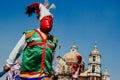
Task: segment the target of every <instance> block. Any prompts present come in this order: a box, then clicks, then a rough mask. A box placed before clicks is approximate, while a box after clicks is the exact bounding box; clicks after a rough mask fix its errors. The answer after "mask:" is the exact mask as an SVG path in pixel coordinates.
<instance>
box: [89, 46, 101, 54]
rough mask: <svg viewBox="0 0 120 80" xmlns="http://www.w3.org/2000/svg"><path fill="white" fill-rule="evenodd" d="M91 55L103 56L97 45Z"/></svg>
mask: <svg viewBox="0 0 120 80" xmlns="http://www.w3.org/2000/svg"><path fill="white" fill-rule="evenodd" d="M90 55H99V56H101V55H100V52H99V51H98V49H97V46H96V44H95V45H94V49H93V50H92V51H91V52H90Z"/></svg>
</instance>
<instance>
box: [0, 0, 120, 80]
mask: <svg viewBox="0 0 120 80" xmlns="http://www.w3.org/2000/svg"><path fill="white" fill-rule="evenodd" d="M33 2H41V3H43V2H44V0H1V2H0V33H1V35H0V36H1V37H0V44H1V45H0V70H1V71H2V67H3V66H4V65H5V64H6V59H7V58H8V56H9V54H10V52H11V51H12V49H13V48H14V46H15V45H16V44H17V42H18V40H19V39H20V38H21V36H22V35H23V32H24V31H26V30H29V29H35V28H38V27H39V21H38V20H37V19H36V15H35V14H34V15H32V16H31V17H28V16H27V15H26V14H25V9H26V6H28V5H29V4H31V3H33ZM49 3H50V4H51V3H54V4H55V5H56V9H54V10H51V13H52V14H53V15H54V23H53V25H54V26H53V29H52V31H51V34H53V35H54V36H55V37H56V38H57V39H58V40H59V43H58V46H59V45H60V46H61V49H58V47H57V49H56V55H60V56H63V55H64V54H66V53H68V52H70V48H71V46H72V45H76V46H77V47H78V52H79V53H80V54H81V55H82V57H83V58H84V60H85V64H86V68H87V65H88V59H89V54H90V51H92V50H93V47H94V44H95V43H96V44H97V48H98V50H99V52H100V54H101V56H102V57H101V63H102V67H101V69H102V72H103V71H104V70H105V69H108V72H109V73H110V78H111V80H120V77H119V76H120V74H119V72H120V69H119V68H120V63H119V61H120V58H119V56H120V1H119V0H49ZM20 58H21V57H20ZM20 58H19V59H20ZM0 80H3V79H0Z"/></svg>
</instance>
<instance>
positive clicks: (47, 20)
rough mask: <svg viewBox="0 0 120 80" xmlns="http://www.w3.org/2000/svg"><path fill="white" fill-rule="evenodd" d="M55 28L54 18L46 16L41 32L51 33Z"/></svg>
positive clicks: (41, 24) (41, 23)
mask: <svg viewBox="0 0 120 80" xmlns="http://www.w3.org/2000/svg"><path fill="white" fill-rule="evenodd" d="M52 26H53V18H52V17H51V16H46V17H44V18H42V20H41V22H40V30H41V31H42V32H44V33H49V32H50V31H51V29H52Z"/></svg>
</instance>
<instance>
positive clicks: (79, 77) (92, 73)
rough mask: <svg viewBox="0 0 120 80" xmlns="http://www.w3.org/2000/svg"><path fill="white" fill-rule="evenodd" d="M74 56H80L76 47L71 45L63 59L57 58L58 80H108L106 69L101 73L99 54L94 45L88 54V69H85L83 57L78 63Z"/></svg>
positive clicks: (108, 75)
mask: <svg viewBox="0 0 120 80" xmlns="http://www.w3.org/2000/svg"><path fill="white" fill-rule="evenodd" d="M76 55H77V56H78V55H80V56H81V54H80V53H78V48H77V46H75V45H73V46H72V47H71V49H70V52H69V53H66V54H65V55H64V56H63V57H60V56H58V57H57V64H58V80H110V74H109V73H108V71H107V69H106V70H105V71H104V72H102V71H101V65H102V64H101V54H100V52H99V51H98V49H97V46H96V44H95V45H94V47H93V50H92V51H90V53H89V61H88V68H85V62H84V59H83V57H82V60H81V62H80V63H79V62H78V60H77V58H76ZM73 72H74V73H73Z"/></svg>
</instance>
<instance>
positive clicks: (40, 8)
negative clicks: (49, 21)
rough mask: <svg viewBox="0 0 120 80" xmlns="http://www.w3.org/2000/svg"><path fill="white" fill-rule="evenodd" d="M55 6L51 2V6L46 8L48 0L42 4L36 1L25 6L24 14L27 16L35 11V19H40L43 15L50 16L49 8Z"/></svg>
mask: <svg viewBox="0 0 120 80" xmlns="http://www.w3.org/2000/svg"><path fill="white" fill-rule="evenodd" d="M55 7H56V6H55V5H54V4H51V6H50V7H49V8H48V0H45V2H44V5H43V4H41V3H39V2H36V3H33V4H31V5H29V6H27V9H26V14H27V15H28V16H31V15H32V14H33V13H36V14H37V19H39V20H41V19H42V18H43V17H45V16H49V15H51V16H52V14H51V13H50V9H54V8H55Z"/></svg>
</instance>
